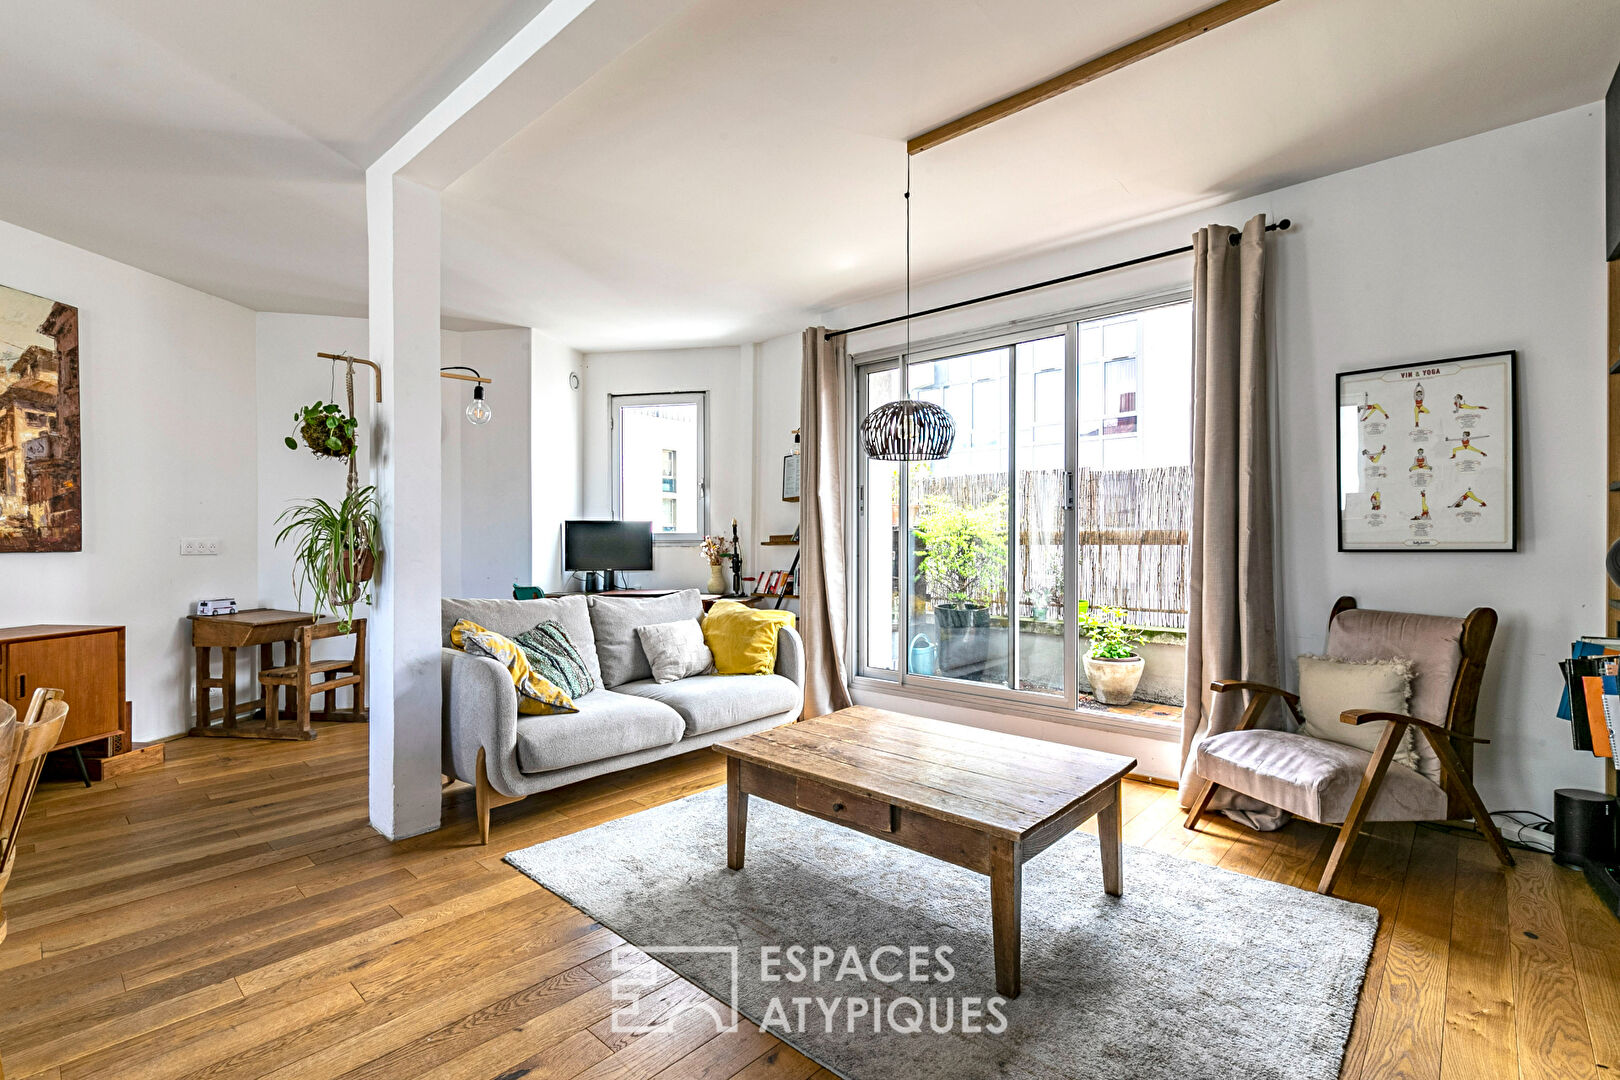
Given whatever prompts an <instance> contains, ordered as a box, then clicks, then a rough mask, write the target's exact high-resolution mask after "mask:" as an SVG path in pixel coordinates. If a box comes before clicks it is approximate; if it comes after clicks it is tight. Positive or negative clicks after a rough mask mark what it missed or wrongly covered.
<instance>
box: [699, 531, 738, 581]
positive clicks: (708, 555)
mask: <svg viewBox="0 0 1620 1080" xmlns="http://www.w3.org/2000/svg"><path fill="white" fill-rule="evenodd" d="M703 557H704V558H705V559H708V560H709V584H708V585H707V586H706V587H705V590H704V591H706V592H709V593H713V594H715V595H724V593H725V591H726V572H725V570H724V569H723V566H724V564H725V561H726V560H727V559H729V558H730V557H731V541H730V540H727V539H726V538H725V537H723V536H705V537H704V538H703Z"/></svg>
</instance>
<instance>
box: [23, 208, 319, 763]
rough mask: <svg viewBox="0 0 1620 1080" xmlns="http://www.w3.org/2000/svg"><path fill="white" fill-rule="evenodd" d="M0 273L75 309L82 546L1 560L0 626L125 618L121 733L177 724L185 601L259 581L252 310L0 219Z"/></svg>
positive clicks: (178, 727)
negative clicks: (192, 543)
mask: <svg viewBox="0 0 1620 1080" xmlns="http://www.w3.org/2000/svg"><path fill="white" fill-rule="evenodd" d="M0 283H3V284H5V285H9V286H11V287H12V288H16V289H22V290H24V291H26V292H31V293H36V294H38V295H40V296H46V297H49V298H51V299H53V300H60V301H62V302H64V303H68V304H73V305H75V306H77V307H78V308H79V328H80V329H79V336H80V357H81V376H82V382H83V385H82V390H81V394H82V397H81V416H80V420H81V438H82V453H83V458H82V462H81V464H82V477H83V485H84V487H83V496H84V503H83V510H84V548H83V550H82V551H80V552H63V553H51V554H6V555H0V625H5V626H11V625H17V624H25V623H110V624H121V625H123V626H125V627H126V628H127V638H126V650H127V651H126V654H125V672H126V677H127V694H128V697H129V700H130V701H131V702H133V703H134V708H135V729H134V736H135V739H136V740H137V741H140V742H145V741H148V740H151V739H155V738H159V737H161V736H164V735H172V734H176V733H178V732H180V731H182V730H184V729H185V727H186V726H188V724H189V723H190V715H191V677H192V671H193V659H192V655H193V654H192V651H191V624H190V623H189V622H188V621H187V619H186V615H187V614H188V613H189V612H190V611H191V610H192V607H191V605H192V603H193V602H194V601H196V600H197V599H200V598H203V597H211V596H227V595H234V596H237V597H239V598H245V599H249V600H251V599H253V598H254V596H255V594H256V593H257V591H258V575H257V564H258V543H259V530H258V506H257V495H256V493H255V487H256V481H257V477H256V475H255V450H256V445H255V444H256V438H257V434H256V425H255V424H254V423H253V422H252V417H253V416H254V407H253V395H254V318H253V313H252V312H251V311H248V310H247V309H246V308H243V307H238V306H237V305H235V304H231V303H227V302H226V301H224V300H220V299H218V298H216V297H212V296H208V295H205V294H204V293H200V292H197V291H196V290H194V289H188V288H186V287H184V286H182V285H177V284H175V283H174V282H172V281H168V280H165V279H163V278H160V277H157V276H155V275H153V274H148V273H146V272H144V271H141V270H136V269H134V268H133V267H129V266H125V265H123V264H122V263H116V262H113V261H112V260H110V259H106V258H103V257H101V256H99V255H94V254H91V253H90V252H87V251H84V250H83V249H80V248H75V247H71V246H69V245H67V244H63V243H61V242H59V241H56V240H52V239H50V238H48V237H45V236H41V235H39V234H38V233H33V232H29V231H27V230H25V229H20V228H17V227H15V226H13V225H9V224H5V223H0ZM288 411H289V416H290V412H291V410H290V409H289V410H288ZM283 453H288V456H289V457H290V456H292V455H291V454H290V452H288V451H283ZM183 536H213V537H218V538H219V540H220V554H219V555H218V556H213V557H195V556H188V557H182V556H181V555H180V538H181V537H183Z"/></svg>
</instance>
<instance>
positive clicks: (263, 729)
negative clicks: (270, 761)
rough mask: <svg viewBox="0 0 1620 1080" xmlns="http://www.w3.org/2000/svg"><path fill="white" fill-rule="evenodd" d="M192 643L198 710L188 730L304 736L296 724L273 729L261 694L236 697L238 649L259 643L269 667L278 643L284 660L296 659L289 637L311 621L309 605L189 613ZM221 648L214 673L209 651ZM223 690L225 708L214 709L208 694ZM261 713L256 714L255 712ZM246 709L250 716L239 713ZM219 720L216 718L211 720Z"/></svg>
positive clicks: (233, 734)
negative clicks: (297, 608) (245, 698)
mask: <svg viewBox="0 0 1620 1080" xmlns="http://www.w3.org/2000/svg"><path fill="white" fill-rule="evenodd" d="M190 618H191V644H192V646H193V647H194V648H195V649H196V651H197V714H196V720H195V722H194V723H193V724H192V727H191V731H190V732H189V734H192V735H211V736H216V737H219V736H223V737H226V738H236V739H300V738H307V737H308V736H305V735H302V734H300V733H299V732H298V731H297V729H295V728H284V729H281V730H271V729H270V725H268V724H267V723H266V721H265V718H264V716H263V715H262V711H263V710H264V708H265V699H264V697H263V696H260V697H258V698H255V699H254V700H252V701H242V702H238V701H237V700H236V650H237V649H250V648H252V647H253V646H255V645H257V646H258V648H259V670H260V671H267V670H269V669H270V668H273V667H275V666H277V665H276V662H275V645H276V642H278V641H279V642H281V643H282V651H281V655H282V663H283V664H290V663H293V662H294V657H293V651H294V646H293V644H292V643H293V642H294V641H296V640H297V638H298V631H299V630H300V629H302V628H303V627H306V626H309V625H310V624H312V623H313V622H314V621H315V616H313V615H311V614H310V613H309V612H307V611H279V610H277V609H275V608H253V609H251V610H248V611H238V612H237V613H236V614H234V615H192V616H190ZM216 648H217V649H218V650H219V652H220V674H219V678H215V677H214V676H213V673H212V671H213V657H212V655H211V654H210V652H209V650H210V649H216ZM210 690H218V691H220V693H222V694H223V695H224V698H225V702H224V706H223V708H220V709H218V710H215V709H214V708H213V707H212V704H211V702H210V700H209V691H210ZM255 712H259V713H261V715H259V716H257V717H254V716H252V714H253V713H255ZM244 713H246V714H248V716H249V719H246V720H244V719H242V716H243V714H244ZM216 720H218V721H219V723H215V721H216Z"/></svg>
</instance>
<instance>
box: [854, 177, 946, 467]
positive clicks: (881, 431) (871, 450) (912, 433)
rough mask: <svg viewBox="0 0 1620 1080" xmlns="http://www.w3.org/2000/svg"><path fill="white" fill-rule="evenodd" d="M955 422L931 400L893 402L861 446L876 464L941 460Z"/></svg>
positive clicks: (868, 423) (874, 414) (864, 433)
mask: <svg viewBox="0 0 1620 1080" xmlns="http://www.w3.org/2000/svg"><path fill="white" fill-rule="evenodd" d="M910 357H911V159H910V157H907V158H906V352H905V358H906V359H907V360H909V359H910ZM955 442H956V421H955V420H953V419H951V414H950V413H948V412H946V411H945V409H944V408H942V407H941V406H938V405H935V404H933V403H932V402H928V401H912V400H910V399H907V400H904V401H891V402H889V403H888V404H886V405H879V406H878V407H877V408H875V409H873V410H872V411H871V412H869V413H867V414H866V417H865V419H863V420H862V421H861V444H862V445H863V446H864V447H865V448H866V456H867V457H869V458H872V459H874V460H877V461H939V460H941V459H943V458H947V457H950V456H951V445H952V444H953V443H955Z"/></svg>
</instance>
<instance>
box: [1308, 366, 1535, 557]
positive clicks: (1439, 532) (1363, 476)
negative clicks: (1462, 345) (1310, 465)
mask: <svg viewBox="0 0 1620 1080" xmlns="http://www.w3.org/2000/svg"><path fill="white" fill-rule="evenodd" d="M1517 359H1518V354H1517V353H1516V352H1512V351H1508V352H1498V353H1480V354H1478V355H1476V356H1458V357H1454V358H1452V359H1449V360H1435V361H1433V362H1431V363H1425V364H1401V365H1397V366H1395V367H1381V368H1368V369H1367V370H1365V371H1346V372H1342V373H1341V374H1340V375H1339V376H1338V402H1339V405H1338V409H1339V415H1338V439H1339V462H1338V464H1339V550H1340V551H1516V550H1518V545H1519V531H1518V503H1519V499H1518V494H1519V493H1518V460H1517V458H1518V455H1517V453H1516V450H1517V446H1516V443H1515V440H1516V439H1517V436H1518V430H1517V426H1516V424H1515V422H1514V421H1515V416H1516V412H1515V408H1514V365H1515V362H1516V361H1517Z"/></svg>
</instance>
